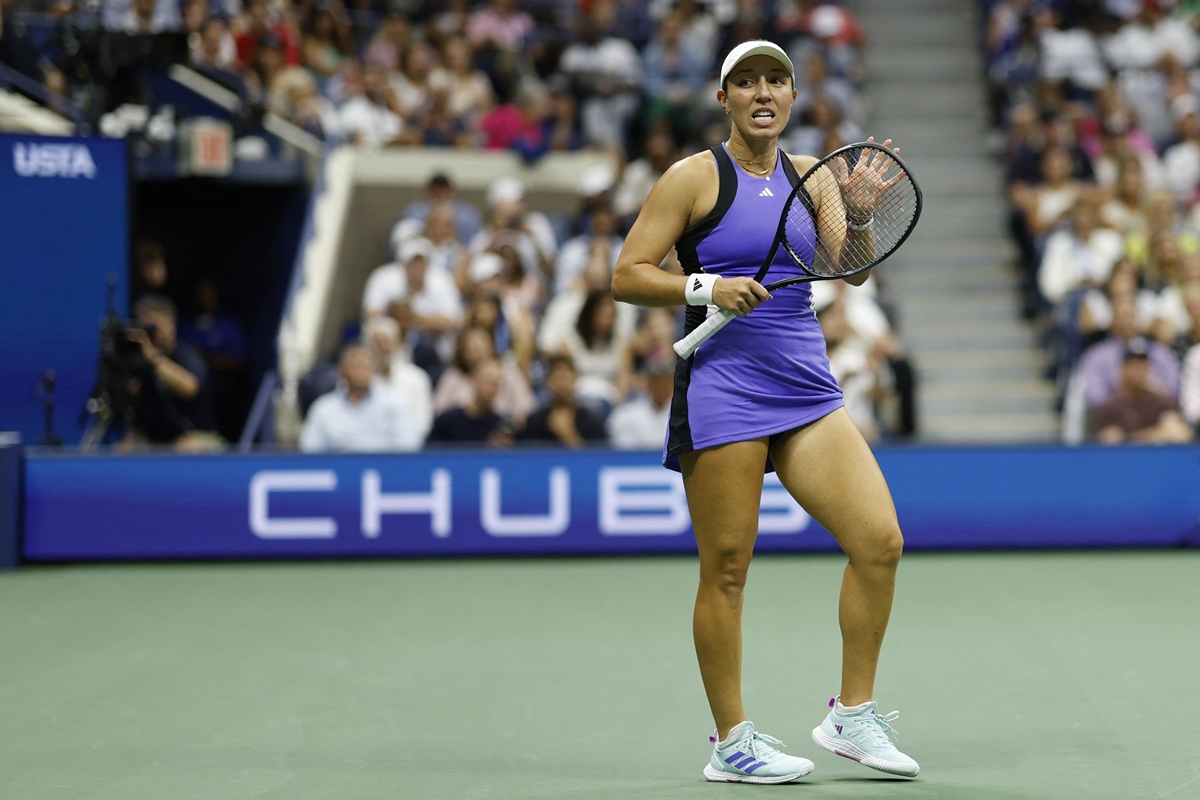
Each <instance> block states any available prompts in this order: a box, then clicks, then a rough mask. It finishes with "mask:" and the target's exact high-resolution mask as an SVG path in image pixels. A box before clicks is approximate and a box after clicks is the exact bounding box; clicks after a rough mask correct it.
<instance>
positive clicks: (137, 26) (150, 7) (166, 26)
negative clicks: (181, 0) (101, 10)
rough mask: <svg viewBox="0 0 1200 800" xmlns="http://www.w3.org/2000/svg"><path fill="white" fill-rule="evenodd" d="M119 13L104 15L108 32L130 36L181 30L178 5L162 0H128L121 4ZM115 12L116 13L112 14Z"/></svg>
mask: <svg viewBox="0 0 1200 800" xmlns="http://www.w3.org/2000/svg"><path fill="white" fill-rule="evenodd" d="M113 5H114V6H116V5H119V6H120V7H121V10H120V11H116V9H112V10H110V12H109V13H106V14H105V17H106V27H107V28H108V29H109V30H115V31H121V32H122V33H130V34H145V33H164V32H166V31H177V30H181V29H182V28H183V19H182V17H181V16H180V14H179V4H178V3H171V2H164V0H130V2H121V3H119V4H115V3H114V4H113ZM114 11H116V13H115V14H114V13H112V12H114Z"/></svg>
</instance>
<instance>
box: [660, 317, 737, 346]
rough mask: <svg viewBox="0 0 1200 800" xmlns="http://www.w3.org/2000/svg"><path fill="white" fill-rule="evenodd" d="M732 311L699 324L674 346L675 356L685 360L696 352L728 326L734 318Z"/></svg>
mask: <svg viewBox="0 0 1200 800" xmlns="http://www.w3.org/2000/svg"><path fill="white" fill-rule="evenodd" d="M734 316H735V315H734V313H733V312H732V311H725V310H723V309H722V310H721V311H718V312H717V313H716V314H713V315H712V316H710V317H709V318H708V319H706V320H704V322H701V323H700V324H699V325H697V326H696V327H695V329H694V330H693V331H692V332H691V333H689V334H688V335H687V336H685V337H683V338H682V339H680V340H679V341H678V342H676V343H675V345H674V350H675V354H676V355H677V356H679V357H680V358H687V357H688V356H690V355H691V354H692V353H694V352H696V348H698V347H699V346H700V345H702V344H704V343H705V342H707V341H708V340H709V339H711V338H712V335H713V334H714V333H716V332H717V331H719V330H721V328H724V327H725V326H726V325H728V324H729V320H731V319H733V318H734Z"/></svg>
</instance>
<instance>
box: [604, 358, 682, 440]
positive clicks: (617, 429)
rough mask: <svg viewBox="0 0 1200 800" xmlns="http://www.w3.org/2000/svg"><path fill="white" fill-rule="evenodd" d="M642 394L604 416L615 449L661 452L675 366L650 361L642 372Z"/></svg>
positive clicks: (669, 410)
mask: <svg viewBox="0 0 1200 800" xmlns="http://www.w3.org/2000/svg"><path fill="white" fill-rule="evenodd" d="M642 374H643V375H644V377H645V391H644V392H638V393H637V394H636V395H634V396H633V397H631V398H630V399H629V400H626V401H625V402H624V403H621V404H620V405H618V406H617V407H616V408H614V409H613V410H612V412H611V413H610V414H609V415H608V423H607V424H608V441H609V442H610V443H611V444H612V446H613V447H615V448H617V449H619V450H661V449H662V447H663V443H664V442H665V441H666V438H667V424H668V423H669V421H670V417H671V396H672V395H673V393H674V390H675V365H674V364H672V363H671V362H670V361H669V360H667V359H659V360H656V361H651V362H649V363H648V364H646V366H645V367H644V368H643V370H642Z"/></svg>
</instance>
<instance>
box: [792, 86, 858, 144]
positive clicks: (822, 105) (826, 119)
mask: <svg viewBox="0 0 1200 800" xmlns="http://www.w3.org/2000/svg"><path fill="white" fill-rule="evenodd" d="M797 120H798V123H797V124H796V125H795V126H793V127H792V130H791V131H790V132H787V133H785V136H787V139H788V148H789V149H790V150H791V151H792V152H796V153H821V154H824V153H831V152H833V151H834V150H836V149H838V148H839V147H843V146H845V145H847V144H849V143H851V142H859V141H862V140H863V139H864V138H866V137H865V135H864V134H863V131H862V129H861V128H859V127H858V125H856V124H855V123H854V122H853V121H852V120H850V119H847V118H845V117H844V116H842V112H841V111H839V110H838V107H837V104H836V103H835V102H834V101H833V100H832V99H831V98H829V97H827V96H826V95H823V94H819V95H816V96H814V97H813V98H812V100H811V102H810V105H809V107H808V108H807V109H805V110H804V111H802V112H800V114H799V115H798V117H797Z"/></svg>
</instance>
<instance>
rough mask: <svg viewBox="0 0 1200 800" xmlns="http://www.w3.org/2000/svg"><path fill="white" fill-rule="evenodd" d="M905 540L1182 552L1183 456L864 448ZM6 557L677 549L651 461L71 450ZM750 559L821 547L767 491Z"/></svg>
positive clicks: (32, 499) (910, 543)
mask: <svg viewBox="0 0 1200 800" xmlns="http://www.w3.org/2000/svg"><path fill="white" fill-rule="evenodd" d="M877 455H878V457H879V461H880V465H881V466H882V468H883V471H884V473H885V475H886V476H887V478H888V481H889V483H890V484H891V487H892V491H893V493H894V495H895V498H896V504H897V509H898V512H899V515H900V521H901V524H902V526H903V528H904V530H905V538H906V542H907V547H908V549H910V550H914V549H918V550H919V549H971V548H989V549H990V548H1044V547H1053V548H1071V547H1179V546H1196V545H1197V544H1200V450H1198V449H1196V448H1188V447H1164V448H1148V447H1147V448H1140V447H1133V448H1099V447H1095V448H1093V447H1082V448H1059V447H1045V448H1038V447H1030V448H1008V449H1004V448H881V449H880V450H879V451H878V453H877ZM24 491H25V504H24V505H25V508H24V526H25V529H24V557H25V558H26V559H27V560H30V561H58V560H89V559H164V558H166V559H182V558H297V557H364V556H390V557H397V556H399V557H404V556H464V555H564V554H585V553H592V554H603V553H609V554H617V553H680V552H694V550H695V543H694V541H693V539H692V536H691V527H690V518H689V515H688V509H687V504H686V501H685V498H684V495H683V488H682V483H681V480H680V478H679V476H678V475H677V474H675V473H672V472H669V471H667V470H665V469H663V468H662V467H661V466H659V463H658V457H657V454H655V453H619V452H610V451H587V452H573V451H562V450H554V451H549V450H517V451H442V452H432V453H422V454H412V455H371V456H359V455H354V456H350V455H346V456H301V455H279V454H275V455H263V454H249V455H222V456H187V457H181V456H170V455H161V456H159V455H133V456H80V455H76V456H70V455H62V454H54V453H51V452H40V453H39V452H36V451H35V452H31V453H29V454H27V457H26V461H25V481H24ZM760 520H761V529H760V536H759V541H758V550H759V551H760V552H770V551H788V552H798V551H830V550H835V549H836V545H835V543H834V542H833V540H832V538H831V537H830V536H829V535H828V534H827V533H826V532H824V531H823V530H822V529H821V528H820V526H819V525H817V524H816V523H815V522H813V521H812V520H811V519H810V518H809V517H808V516H807V515H806V514H805V513H804V512H803V511H802V510H801V509H800V508H799V506H797V505H796V504H795V502H794V501H792V500H791V498H790V497H789V496H788V495H787V493H786V492H785V491H784V490H783V488H782V487H781V486H780V485H779V484H778V481H777V480H775V478H774V476H768V477H767V479H766V481H765V487H764V495H763V503H762V513H761V517H760Z"/></svg>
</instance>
